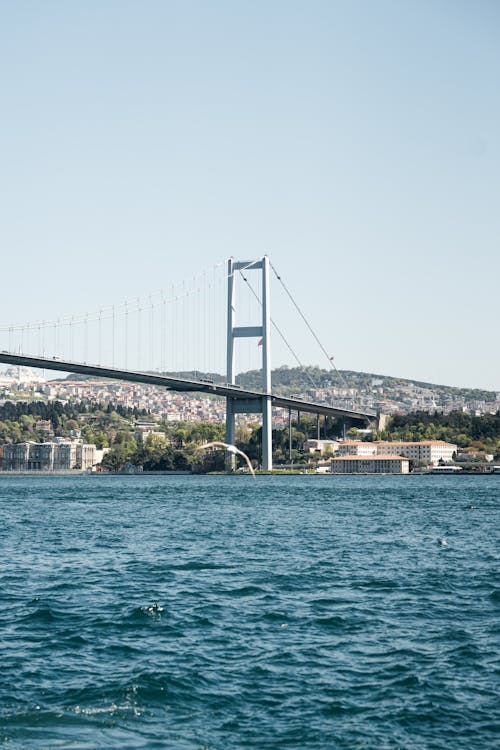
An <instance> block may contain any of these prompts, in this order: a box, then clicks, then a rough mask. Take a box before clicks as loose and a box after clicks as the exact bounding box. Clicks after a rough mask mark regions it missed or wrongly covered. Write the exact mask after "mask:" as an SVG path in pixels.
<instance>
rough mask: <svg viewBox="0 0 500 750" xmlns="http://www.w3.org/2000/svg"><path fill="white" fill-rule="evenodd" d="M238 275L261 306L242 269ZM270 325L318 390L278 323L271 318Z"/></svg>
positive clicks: (260, 301)
mask: <svg viewBox="0 0 500 750" xmlns="http://www.w3.org/2000/svg"><path fill="white" fill-rule="evenodd" d="M243 270H244V269H243ZM240 275H241V278H242V279H243V281H244V282H245V283H246V284H247V286H248V288H249V289H250V291H251V292H252V294H253V296H254V297H255V299H256V300H257V302H258V303H259V305H260V306H261V307H262V300H261V299H260V297H259V295H258V294H257V292H256V291H255V289H254V288H253V286H252V285H251V284H250V282H249V280H248V279H247V277H246V276H244V275H243V273H242V271H240ZM271 325H272V326H273V328H274V329H275V331H276V333H277V334H278V335H279V336H280V337H281V339H282V340H283V343H284V344H285V346H286V347H287V349H288V350H289V351H290V352H291V354H292V355H293V357H294V358H295V361H296V362H297V364H298V365H299V367H300V369H301V370H302V371H303V372H304V373H305V375H306V376H307V377H308V378H309V380H310V381H311V384H312V386H313V388H315V389H316V390H319V388H318V385H317V384H316V383H315V382H314V380H313V378H312V377H311V374H310V373H309V372H308V371H307V368H306V367H305V366H304V365H303V364H302V362H301V361H300V359H299V358H298V356H297V354H296V353H295V352H294V350H293V349H292V346H291V345H290V343H289V342H288V341H287V339H286V337H285V334H284V333H283V332H282V331H281V329H280V328H279V327H278V325H277V324H276V323H275V322H274V320H273V319H272V318H271Z"/></svg>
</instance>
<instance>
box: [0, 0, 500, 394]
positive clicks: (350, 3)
mask: <svg viewBox="0 0 500 750" xmlns="http://www.w3.org/2000/svg"><path fill="white" fill-rule="evenodd" d="M499 39H500V3H498V2H497V1H496V0H477V1H476V2H468V1H467V0H414V1H410V0H407V1H404V0H377V2H370V1H369V0H364V1H359V0H358V1H357V0H344V1H340V0H339V1H336V0H327V1H325V2H322V1H320V0H308V1H307V2H305V1H304V0H303V1H302V2H295V1H294V0H284V1H282V2H280V1H278V0H275V1H274V2H273V0H266V1H265V2H264V1H261V0H257V1H254V2H243V1H241V2H238V1H235V0H231V1H230V0H228V1H227V2H223V1H221V0H212V1H211V2H202V1H201V0H179V1H178V2H169V0H141V1H140V2H139V0H136V1H135V2H131V1H127V0H74V1H73V2H66V1H65V0H59V1H57V2H56V1H54V0H44V2H39V1H38V0H32V1H31V2H28V1H26V0H16V2H8V1H7V0H0V71H1V73H0V76H1V87H0V112H1V117H0V133H1V150H0V247H1V296H0V322H1V323H2V324H7V323H10V322H11V321H12V320H30V319H37V320H38V319H41V318H50V317H57V316H59V315H64V314H71V313H81V312H82V311H85V310H93V309H96V308H98V307H99V306H100V305H102V304H106V303H109V301H113V300H116V301H117V302H119V301H121V300H123V299H125V298H127V297H133V296H135V295H138V294H143V293H147V292H148V291H149V290H155V289H158V288H159V287H160V286H163V285H165V286H168V285H169V284H170V283H172V282H179V281H182V279H184V278H188V277H190V276H192V275H193V273H194V272H195V271H196V270H197V269H200V268H205V267H210V266H211V265H213V264H214V263H217V262H219V261H221V260H223V259H224V258H227V257H228V256H230V255H234V256H236V257H238V258H243V259H244V258H247V257H249V258H254V257H258V256H260V255H263V254H264V253H268V254H269V255H270V257H271V259H272V260H273V262H274V263H275V265H276V266H277V267H278V269H279V270H280V271H281V273H282V274H283V277H284V279H285V281H286V283H287V285H288V286H289V288H290V289H291V290H293V291H294V292H295V294H296V297H297V299H298V301H299V302H300V304H301V306H302V307H303V308H304V310H305V311H306V312H307V315H308V318H309V319H310V320H311V322H312V323H313V325H314V327H315V328H316V329H317V330H318V332H319V335H320V337H321V339H322V340H323V341H324V342H325V345H326V347H327V348H328V350H329V351H331V352H332V353H333V354H335V357H336V363H337V366H338V367H339V368H342V369H344V368H345V369H355V370H365V371H368V372H374V373H382V374H388V375H389V374H390V375H397V376H401V377H408V378H412V379H418V380H426V381H431V382H439V383H445V384H448V385H461V386H470V387H485V388H491V389H496V390H500V346H499V341H498V329H499V289H500V260H499V255H500V253H499V238H500V190H499V186H500V185H499V183H500V44H499ZM287 310H289V308H286V307H285V305H284V303H283V302H282V301H281V300H280V298H279V297H278V291H276V293H275V295H274V297H273V311H274V313H275V317H276V320H277V321H278V322H279V321H281V320H283V317H286V315H287V314H288V313H287ZM294 343H295V345H296V348H297V350H298V351H299V352H300V356H301V359H302V360H303V361H305V362H307V363H310V364H320V365H321V366H323V365H324V360H323V359H322V355H321V353H320V352H318V350H317V347H316V346H315V345H313V343H312V342H311V341H310V340H309V339H308V338H307V337H306V336H305V335H304V334H303V333H299V332H298V331H297V339H296V340H295V342H294ZM275 364H276V365H277V364H281V362H275ZM288 364H290V365H291V364H293V360H291V359H290V360H289V361H288Z"/></svg>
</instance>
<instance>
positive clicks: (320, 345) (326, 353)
mask: <svg viewBox="0 0 500 750" xmlns="http://www.w3.org/2000/svg"><path fill="white" fill-rule="evenodd" d="M269 265H270V266H271V268H272V269H273V271H274V275H275V276H276V278H277V279H278V281H279V282H280V284H281V286H282V287H283V289H284V290H285V292H286V294H287V295H288V297H289V298H290V300H291V301H292V304H293V306H294V307H295V309H296V310H297V312H298V313H299V315H300V317H301V318H302V320H303V321H304V323H305V324H306V326H307V327H308V329H309V331H310V332H311V334H312V336H313V337H314V339H315V341H316V343H317V344H318V346H319V347H320V349H321V351H322V352H323V354H324V355H325V357H326V358H327V360H328V364H329V366H330V367H331V368H332V369H333V370H335V372H336V373H337V375H338V376H339V378H340V379H341V380H342V381H343V383H344V385H345V386H346V387H348V386H347V382H346V380H345V378H344V376H343V375H342V374H341V373H340V372H339V371H338V370H337V367H336V365H335V361H334V358H333V357H331V356H330V355H329V354H328V352H327V351H326V349H325V347H324V346H323V344H322V343H321V341H320V340H319V338H318V336H317V335H316V333H315V331H314V330H313V328H312V326H311V324H310V323H309V321H308V320H307V318H306V316H305V315H304V313H303V312H302V310H301V309H300V307H299V305H298V304H297V302H296V301H295V299H294V297H293V295H292V293H291V292H290V291H289V289H288V287H287V286H286V284H285V282H284V281H283V279H282V278H281V276H280V275H279V273H278V271H277V270H276V268H275V267H274V265H273V264H272V263H271V261H269Z"/></svg>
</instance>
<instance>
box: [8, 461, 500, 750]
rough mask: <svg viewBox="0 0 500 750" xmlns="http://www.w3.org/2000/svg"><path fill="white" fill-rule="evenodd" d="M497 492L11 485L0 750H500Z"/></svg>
mask: <svg viewBox="0 0 500 750" xmlns="http://www.w3.org/2000/svg"><path fill="white" fill-rule="evenodd" d="M499 490H500V477H498V476H490V477H487V476H484V477H448V476H439V477H432V476H415V477H413V476H408V477H390V476H374V477H367V476H364V477H352V476H351V477H340V476H325V477H309V476H293V477H257V479H256V480H255V481H254V480H252V479H251V477H245V476H237V477H225V476H212V477H211V476H203V477H191V476H182V477H180V476H143V477H140V476H139V477H128V476H127V477H91V476H88V477H86V476H79V477H74V478H68V477H39V478H36V477H35V478H33V477H11V478H9V477H6V476H2V477H1V478H0V513H1V516H0V518H1V521H0V566H1V567H0V638H1V643H0V745H1V746H3V747H6V748H30V750H32V749H39V748H44V749H46V748H47V749H52V748H72V749H78V750H84V749H90V748H92V749H94V748H106V749H109V748H120V749H121V750H125V749H127V748H148V749H149V748H151V749H153V748H175V749H178V750H195V749H199V750H201V749H203V748H204V749H205V750H209V749H212V748H213V749H214V750H215V749H222V748H230V749H231V750H237V749H238V748H257V749H258V750H265V749H266V748H273V749H274V748H276V749H277V748H280V749H281V748H283V749H285V750H286V749H287V748H301V749H304V750H306V749H311V750H313V749H314V750H316V749H318V750H319V749H320V748H321V749H322V750H323V749H327V748H328V749H330V748H331V749H334V750H335V749H336V748H349V749H350V750H352V749H353V748H354V749H355V748H360V749H363V750H369V749H371V748H374V749H375V748H376V749H377V750H383V749H384V748H387V749H389V748H394V749H395V748H404V749H405V750H406V749H415V750H417V749H418V750H423V749H424V748H425V749H427V748H436V749H438V748H443V749H444V748H446V750H457V749H458V748H464V750H465V749H467V750H472V749H474V748H477V749H478V750H489V748H492V749H493V748H496V747H498V743H499V742H500V739H499V738H500V735H499V732H500V701H499V692H498V688H499V667H500V661H499V652H498V637H499V630H500V624H499V615H500V575H499V558H500V546H499Z"/></svg>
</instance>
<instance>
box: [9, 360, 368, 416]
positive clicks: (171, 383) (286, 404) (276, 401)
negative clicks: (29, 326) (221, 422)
mask: <svg viewBox="0 0 500 750" xmlns="http://www.w3.org/2000/svg"><path fill="white" fill-rule="evenodd" d="M0 363H4V364H8V365H20V366H22V367H34V368H38V369H44V370H58V371H60V372H73V373H77V374H79V375H92V376H94V377H98V378H108V379H110V380H125V381H128V382H130V383H144V384H145V385H159V386H162V387H163V388H167V389H169V390H172V391H189V392H194V391H197V392H199V393H210V394H212V395H213V396H224V397H225V398H233V399H236V402H235V403H236V409H235V411H248V412H251V411H253V409H252V408H251V406H252V402H253V403H254V404H256V403H257V399H262V397H263V396H265V395H268V394H265V393H262V392H261V391H248V390H246V389H244V388H240V387H239V386H236V385H229V384H227V383H222V384H221V383H215V382H212V381H208V380H187V379H185V378H175V377H172V376H170V375H159V374H158V375H156V374H153V373H148V372H138V371H135V370H119V369H115V368H111V367H101V366H100V365H88V364H84V363H81V362H71V361H68V360H62V359H57V358H51V359H50V358H46V357H34V356H32V355H27V354H11V353H9V352H5V351H3V352H0ZM270 395H271V401H272V405H273V406H276V407H278V408H281V409H291V410H293V411H300V412H309V413H312V414H321V415H324V416H327V417H346V418H349V419H352V420H355V421H360V422H365V423H366V422H370V421H372V420H374V419H376V418H377V415H376V414H375V413H374V412H361V411H351V410H349V409H337V408H336V407H333V406H326V405H325V404H316V403H314V402H310V401H302V400H301V399H296V398H285V397H284V396H278V395H276V394H274V393H271V394H270ZM238 402H241V409H238V407H237V404H238Z"/></svg>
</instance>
